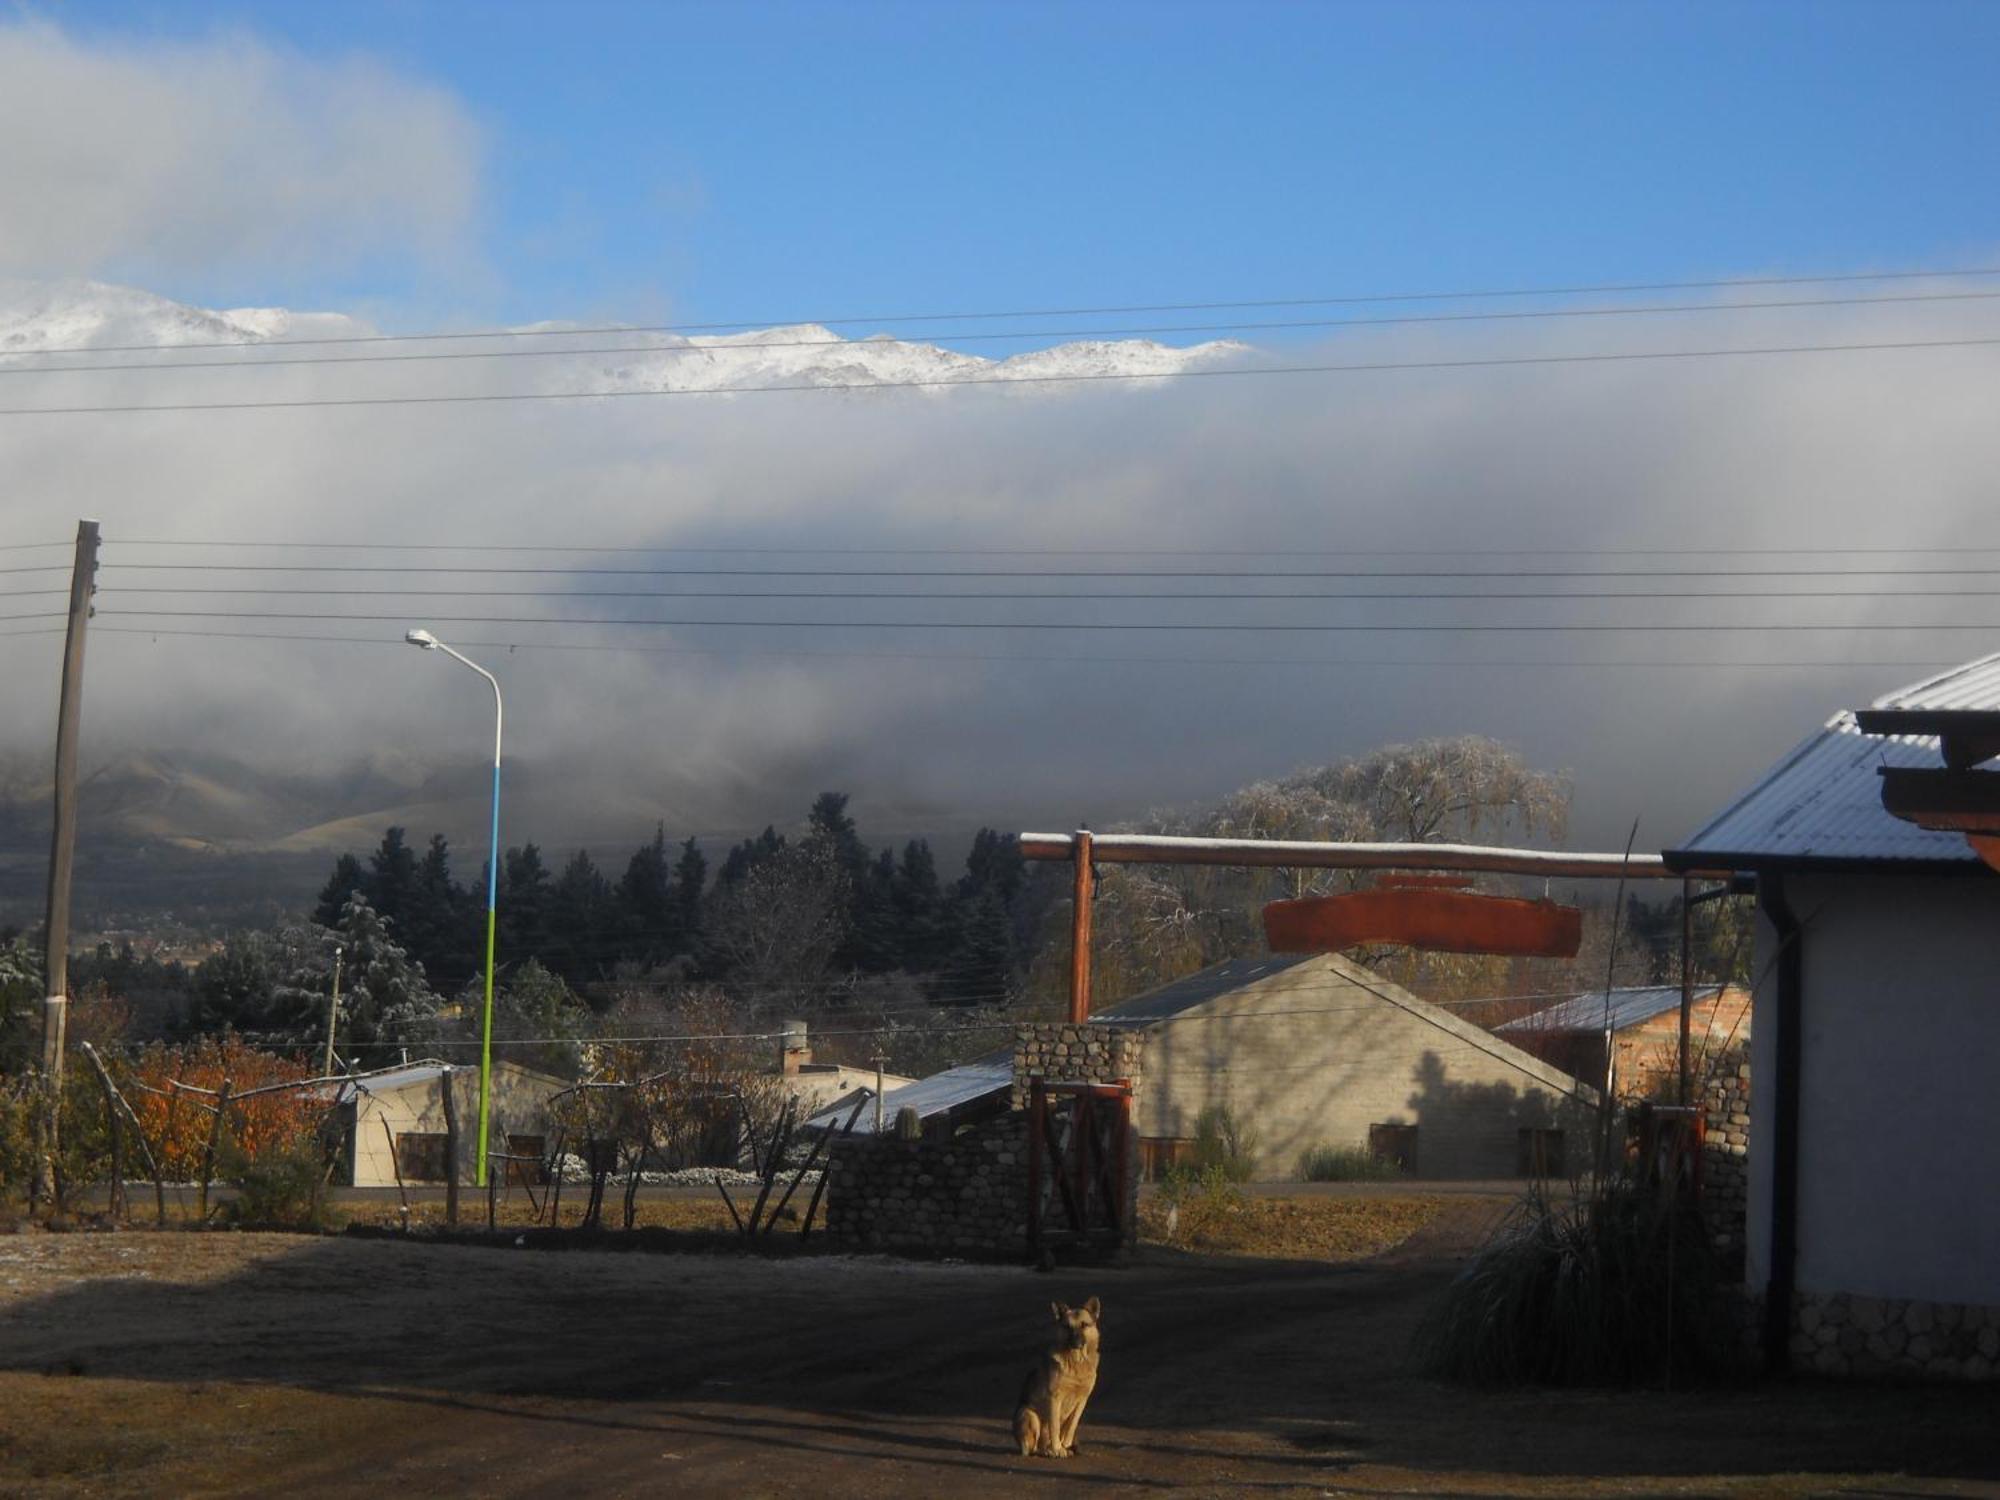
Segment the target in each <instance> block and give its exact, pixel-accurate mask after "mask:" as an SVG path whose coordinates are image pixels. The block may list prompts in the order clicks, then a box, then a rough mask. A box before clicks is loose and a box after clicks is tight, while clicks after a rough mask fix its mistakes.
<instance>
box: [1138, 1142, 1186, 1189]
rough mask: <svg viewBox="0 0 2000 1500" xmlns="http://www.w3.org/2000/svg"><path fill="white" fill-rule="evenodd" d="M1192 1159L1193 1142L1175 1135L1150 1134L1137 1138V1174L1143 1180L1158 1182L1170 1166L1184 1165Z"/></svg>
mask: <svg viewBox="0 0 2000 1500" xmlns="http://www.w3.org/2000/svg"><path fill="white" fill-rule="evenodd" d="M1193 1160H1194V1142H1193V1141H1191V1140H1187V1139H1184V1138H1181V1137H1177V1136H1168V1135H1151V1136H1141V1137H1140V1138H1139V1176H1140V1179H1141V1180H1142V1181H1145V1182H1159V1181H1161V1180H1162V1179H1164V1178H1165V1177H1166V1175H1167V1172H1168V1170H1169V1169H1170V1168H1173V1167H1180V1166H1186V1165H1188V1164H1189V1163H1190V1162H1192V1161H1193Z"/></svg>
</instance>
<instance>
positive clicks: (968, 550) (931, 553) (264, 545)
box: [36, 537, 2000, 571]
mask: <svg viewBox="0 0 2000 1500" xmlns="http://www.w3.org/2000/svg"><path fill="white" fill-rule="evenodd" d="M36 545H38V546H57V547H67V546H70V545H71V544H70V543H69V542H53V543H37V544H36ZM120 545H121V546H126V547H205V548H213V549H216V550H221V549H224V548H258V549H265V550H271V549H282V550H285V551H294V552H307V551H314V552H537V553H550V552H600V553H601V552H609V553H627V554H641V553H646V554H671V553H686V554H689V555H697V556H706V555H724V554H745V555H759V556H785V557H792V556H798V555H800V554H806V553H811V554H825V555H829V556H854V557H1723V556H1729V557H1874V556H1957V555H1961V554H1963V553H1967V552H2000V545H1996V546H1992V547H1970V546H1967V547H1736V546H1731V547H1505V548H1481V547H1460V548H1448V547H1409V548H1400V549H1392V550H1386V551H1385V550H1369V549H1366V548H1361V547H1267V548H1263V549H1261V550H1258V549H1250V548H1229V547H824V546H819V545H816V544H814V545H807V546H800V547H686V546H676V547H645V546H637V545H632V544H628V543H622V542H613V543H607V544H605V545H602V546H594V547H591V546H575V545H562V544H551V543H539V542H246V541H242V540H240V539H237V538H233V537H231V538H225V537H216V538H213V539H203V538H198V537H134V538H126V539H123V540H122V541H121V542H120ZM126 566H129V567H164V566H166V564H161V563H130V564H127V565H126ZM213 566H215V567H218V568H228V567H230V565H228V564H215V565H213ZM267 566H268V565H267ZM302 567H303V565H302ZM231 571H240V570H236V569H233V568H232V569H231ZM452 571H459V570H452Z"/></svg>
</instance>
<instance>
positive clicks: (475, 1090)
mask: <svg viewBox="0 0 2000 1500" xmlns="http://www.w3.org/2000/svg"><path fill="white" fill-rule="evenodd" d="M447 1079H448V1080H449V1086H450V1088H451V1091H452V1102H453V1104H454V1105H455V1107H456V1113H457V1116H458V1137H459V1139H458V1180H459V1181H460V1182H461V1183H469V1182H471V1181H473V1179H474V1177H475V1175H476V1173H475V1165H476V1162H477V1159H478V1153H479V1069H478V1068H477V1067H465V1066H448V1065H447V1064H445V1063H442V1062H438V1061H435V1060H432V1059H426V1060H423V1061H420V1062H413V1063H410V1064H407V1065H406V1066H404V1067H400V1068H391V1069H388V1070H387V1071H384V1072H381V1073H370V1074H364V1075H362V1076H360V1077H358V1078H354V1079H350V1080H349V1081H348V1082H346V1083H343V1084H341V1085H340V1092H339V1094H338V1096H337V1097H338V1102H339V1104H340V1106H341V1111H342V1123H343V1127H344V1129H345V1132H346V1140H347V1165H348V1178H347V1180H348V1183H349V1185H350V1186H353V1187H394V1186H395V1185H396V1175H397V1172H398V1170H399V1169H400V1171H401V1173H402V1180H403V1181H404V1182H405V1183H406V1184H407V1183H435V1182H443V1181H444V1180H445V1176H446V1173H445V1143H446V1136H447V1132H446V1129H445V1109H444V1090H445V1087H446V1086H447ZM567 1087H568V1081H567V1080H565V1079H562V1078H558V1077H556V1076H555V1075H554V1074H552V1073H539V1072H536V1071H535V1070H534V1069H532V1068H524V1067H522V1066H521V1065H520V1064H518V1063H512V1062H505V1061H496V1062H495V1063H494V1064H493V1097H492V1124H491V1130H490V1133H489V1135H488V1139H487V1150H488V1151H489V1152H504V1153H506V1154H508V1155H513V1156H534V1157H540V1156H542V1155H544V1154H545V1152H546V1149H547V1146H548V1130H549V1099H550V1097H551V1096H552V1095H554V1094H555V1093H556V1092H557V1091H558V1090H560V1089H563V1088H567Z"/></svg>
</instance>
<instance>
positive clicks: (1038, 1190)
mask: <svg viewBox="0 0 2000 1500" xmlns="http://www.w3.org/2000/svg"><path fill="white" fill-rule="evenodd" d="M1042 1102H1043V1101H1042V1080H1041V1076H1040V1075H1039V1074H1037V1075H1036V1076H1034V1077H1032V1078H1030V1079H1029V1080H1028V1253H1029V1254H1030V1255H1034V1254H1037V1253H1039V1252H1040V1250H1041V1248H1042Z"/></svg>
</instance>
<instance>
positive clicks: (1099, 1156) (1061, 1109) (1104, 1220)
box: [1028, 1077, 1138, 1256]
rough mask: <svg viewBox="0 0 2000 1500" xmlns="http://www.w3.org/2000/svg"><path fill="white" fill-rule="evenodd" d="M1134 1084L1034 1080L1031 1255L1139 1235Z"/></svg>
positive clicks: (1115, 1244) (1103, 1245)
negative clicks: (1133, 1213) (1134, 1194)
mask: <svg viewBox="0 0 2000 1500" xmlns="http://www.w3.org/2000/svg"><path fill="white" fill-rule="evenodd" d="M1131 1136H1132V1085H1131V1084H1130V1083H1051V1082H1048V1081H1047V1080H1045V1079H1042V1078H1039V1077H1037V1078H1031V1079H1030V1080H1029V1081H1028V1253H1029V1254H1030V1255H1032V1256H1039V1255H1040V1254H1041V1253H1042V1251H1043V1250H1044V1249H1049V1248H1053V1247H1054V1246H1057V1245H1086V1246H1091V1247H1093V1248H1097V1249H1117V1248H1120V1247H1121V1246H1124V1245H1126V1244H1128V1243H1130V1242H1132V1241H1134V1240H1136V1239H1137V1237H1138V1234H1137V1228H1138V1227H1137V1225H1135V1224H1132V1223H1129V1222H1128V1219H1129V1217H1130V1209H1131V1203H1130V1200H1129V1198H1128V1194H1129V1191H1130V1187H1131V1183H1130V1180H1129V1176H1128V1173H1129V1171H1130V1166H1131V1163H1130V1155H1131V1152H1130V1147H1131Z"/></svg>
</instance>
